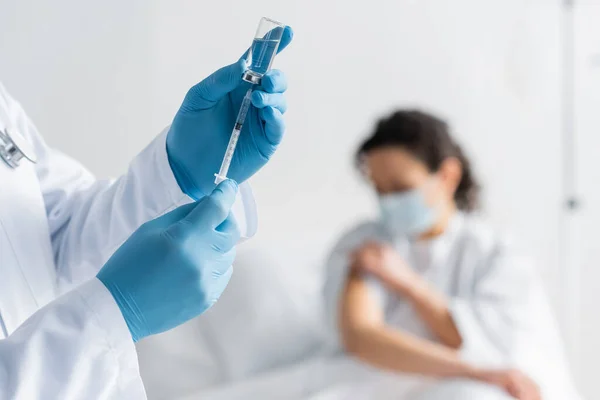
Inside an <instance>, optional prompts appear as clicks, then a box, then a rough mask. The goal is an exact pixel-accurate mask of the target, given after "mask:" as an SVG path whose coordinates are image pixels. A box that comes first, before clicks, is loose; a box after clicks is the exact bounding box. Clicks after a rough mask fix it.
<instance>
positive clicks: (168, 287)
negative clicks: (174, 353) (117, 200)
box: [97, 180, 240, 341]
mask: <svg viewBox="0 0 600 400" xmlns="http://www.w3.org/2000/svg"><path fill="white" fill-rule="evenodd" d="M236 193H237V184H236V183H235V182H233V181H230V180H227V181H224V182H222V183H221V184H219V186H217V188H216V189H215V190H214V191H213V192H212V194H211V195H210V196H207V197H204V198H203V199H202V200H200V201H199V202H197V203H193V204H188V205H185V206H182V207H179V208H176V209H175V210H173V211H171V212H169V213H168V214H165V215H163V216H162V217H159V218H157V219H155V220H152V221H150V222H147V223H145V224H144V225H142V226H141V227H140V228H139V229H138V230H137V231H135V232H134V233H133V235H132V236H131V237H130V238H129V239H128V240H127V241H126V242H125V243H124V244H123V245H122V246H121V247H120V248H119V249H118V250H117V251H116V252H115V254H114V255H113V256H112V257H111V258H110V259H109V260H108V262H107V263H106V264H105V265H104V267H103V268H102V269H101V270H100V272H99V273H98V275H97V277H98V279H100V281H102V283H103V284H104V286H106V288H107V289H108V290H109V291H110V293H111V294H112V296H113V297H114V299H115V301H116V303H117V304H118V306H119V308H120V309H121V313H122V314H123V317H124V318H125V322H127V326H128V327H129V331H130V332H131V336H132V337H133V340H134V341H138V340H140V339H142V338H144V337H146V336H148V335H153V334H156V333H160V332H164V331H167V330H169V329H171V328H174V327H176V326H178V325H180V324H182V323H184V322H186V321H188V320H189V319H191V318H193V317H195V316H197V315H199V314H201V313H203V312H204V311H206V310H207V309H208V308H209V307H210V306H211V305H213V304H214V303H215V302H216V301H217V300H218V298H219V296H221V293H223V290H225V287H226V286H227V283H228V282H229V278H230V277H231V273H232V268H231V264H232V263H233V259H234V257H235V247H234V246H235V244H236V243H237V241H238V240H239V238H240V233H239V231H238V229H237V226H236V224H235V221H234V219H233V216H232V215H231V214H230V209H231V207H232V205H233V203H234V200H235V195H236Z"/></svg>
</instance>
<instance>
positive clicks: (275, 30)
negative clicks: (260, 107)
mask: <svg viewBox="0 0 600 400" xmlns="http://www.w3.org/2000/svg"><path fill="white" fill-rule="evenodd" d="M284 29H285V25H284V24H282V23H280V22H277V21H274V20H272V19H269V18H264V17H263V18H261V20H260V23H259V24H258V29H257V30H256V35H255V36H254V41H253V42H252V47H251V48H250V51H249V52H248V57H247V59H246V61H247V63H248V65H249V66H248V70H247V71H246V72H245V73H244V75H243V77H242V79H244V80H245V81H246V82H249V83H251V84H252V86H250V88H249V89H248V91H247V92H246V95H245V96H244V99H243V100H242V105H241V106H240V111H239V112H238V115H237V118H236V120H235V125H234V126H233V131H232V132H231V137H230V138H229V143H228V144H227V149H226V150H225V156H224V157H223V161H222V162H221V168H219V172H218V173H216V174H215V184H217V185H218V184H219V183H221V182H223V181H224V180H226V179H227V173H228V172H229V166H230V165H231V160H232V159H233V153H234V152H235V148H236V146H237V143H238V139H239V138H240V133H241V132H242V128H243V126H244V121H245V120H246V114H248V109H249V108H250V104H251V100H250V97H251V96H252V89H253V88H254V86H255V85H260V82H261V79H262V77H263V75H264V74H265V73H267V71H268V70H269V69H270V68H271V64H272V63H273V59H274V58H275V54H277V49H278V48H279V42H281V37H282V36H283V31H284Z"/></svg>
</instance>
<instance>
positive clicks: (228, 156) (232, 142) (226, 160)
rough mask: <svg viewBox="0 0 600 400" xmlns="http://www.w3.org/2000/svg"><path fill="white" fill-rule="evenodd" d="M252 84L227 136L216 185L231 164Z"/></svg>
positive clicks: (222, 178)
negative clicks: (227, 139)
mask: <svg viewBox="0 0 600 400" xmlns="http://www.w3.org/2000/svg"><path fill="white" fill-rule="evenodd" d="M253 86H254V85H253ZM253 86H250V88H249V89H248V91H247V92H246V95H245V96H244V100H242V105H241V107H240V111H239V112H238V115H237V118H236V120H235V125H234V126H233V131H232V132H231V137H230V138H229V143H228V144H227V150H225V156H224V157H223V162H222V163H221V168H219V172H218V173H216V174H215V177H216V178H215V184H217V185H218V184H219V183H221V182H223V181H224V180H226V179H227V172H229V166H230V165H231V160H232V159H233V153H234V152H235V147H236V146H237V142H238V139H239V138H240V132H242V128H243V127H244V121H245V120H246V114H248V109H249V108H250V103H251V101H250V96H251V95H252V87H253Z"/></svg>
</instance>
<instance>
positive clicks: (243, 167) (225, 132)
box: [167, 27, 293, 199]
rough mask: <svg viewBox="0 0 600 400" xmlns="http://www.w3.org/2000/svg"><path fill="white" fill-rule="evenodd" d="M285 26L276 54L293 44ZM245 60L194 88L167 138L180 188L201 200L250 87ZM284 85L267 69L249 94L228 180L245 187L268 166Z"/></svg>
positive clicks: (278, 132)
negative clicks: (249, 98) (258, 172)
mask: <svg viewBox="0 0 600 400" xmlns="http://www.w3.org/2000/svg"><path fill="white" fill-rule="evenodd" d="M292 36H293V34H292V30H291V28H289V27H286V28H285V30H284V33H283V37H282V39H281V44H280V46H279V51H281V50H283V49H284V48H285V47H286V46H287V45H288V44H289V43H290V41H291V40H292ZM245 70H246V63H245V60H244V57H242V58H241V59H240V60H239V61H238V62H236V63H234V64H231V65H229V66H227V67H223V68H221V69H220V70H218V71H217V72H215V73H214V74H212V75H211V76H209V77H208V78H206V79H205V80H203V81H202V82H200V83H198V84H197V85H195V86H194V87H192V88H191V89H190V90H189V91H188V93H187V95H186V96H185V99H184V100H183V104H182V105H181V107H180V108H179V111H178V112H177V114H176V115H175V118H174V120H173V123H172V125H171V128H170V130H169V133H168V136H167V153H168V156H169V163H170V165H171V169H172V170H173V173H174V175H175V178H176V179H177V182H178V183H179V186H180V187H181V189H182V190H183V192H185V193H186V194H187V195H189V196H191V197H193V198H195V199H199V198H201V197H202V196H204V195H205V194H207V193H210V192H211V191H212V189H213V188H214V186H215V185H214V180H215V176H214V174H215V173H217V172H218V171H219V167H220V166H221V161H222V160H223V156H224V155H225V149H226V148H227V143H228V142H229V137H230V136H231V131H232V129H233V126H234V124H235V118H236V116H237V113H238V111H239V108H240V105H241V102H242V99H243V97H244V95H245V93H246V91H247V90H248V88H249V87H250V84H249V83H247V82H245V81H243V80H242V74H243V72H244V71H245ZM286 89H287V81H286V79H285V77H284V75H283V73H282V72H281V71H278V70H271V71H269V72H267V73H266V74H265V76H264V77H263V78H262V82H261V85H260V86H258V87H256V88H255V90H254V93H253V94H252V107H250V110H249V112H248V116H247V117H246V122H245V123H244V128H243V129H242V132H241V134H240V138H239V141H238V144H237V149H236V151H235V154H234V156H233V160H232V162H231V167H230V169H229V174H228V177H229V178H231V179H234V180H235V181H237V182H240V183H241V182H244V181H245V180H247V179H248V178H250V177H251V176H252V175H254V174H255V173H256V172H257V171H258V170H259V169H260V168H261V167H262V166H263V165H265V164H266V163H267V161H269V159H270V158H271V156H272V155H273V154H274V153H275V150H276V149H277V146H278V145H279V143H280V142H281V139H282V137H283V133H284V130H285V125H284V121H283V113H285V111H286V108H287V106H286V102H285V98H284V95H283V93H284V92H285V90H286Z"/></svg>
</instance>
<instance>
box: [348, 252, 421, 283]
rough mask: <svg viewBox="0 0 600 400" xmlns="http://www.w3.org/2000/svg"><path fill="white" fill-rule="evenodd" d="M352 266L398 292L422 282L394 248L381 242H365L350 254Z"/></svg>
mask: <svg viewBox="0 0 600 400" xmlns="http://www.w3.org/2000/svg"><path fill="white" fill-rule="evenodd" d="M352 266H353V268H355V269H357V270H358V271H359V272H364V273H368V274H371V275H373V276H374V277H376V278H377V279H379V280H380V281H381V282H383V283H384V284H385V285H388V286H391V287H392V288H394V289H396V290H399V291H400V292H406V291H409V290H412V289H414V287H415V286H418V285H421V283H422V279H421V277H420V276H419V275H418V274H417V273H416V272H415V271H414V270H413V269H412V268H411V267H410V266H409V265H408V264H407V263H406V262H405V261H404V260H403V259H402V257H400V255H399V254H398V253H397V252H396V250H394V248H392V247H391V246H389V245H387V244H383V243H376V242H367V243H365V244H364V245H363V246H362V247H360V248H359V249H358V250H356V251H355V252H354V253H353V254H352Z"/></svg>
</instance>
